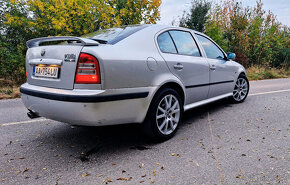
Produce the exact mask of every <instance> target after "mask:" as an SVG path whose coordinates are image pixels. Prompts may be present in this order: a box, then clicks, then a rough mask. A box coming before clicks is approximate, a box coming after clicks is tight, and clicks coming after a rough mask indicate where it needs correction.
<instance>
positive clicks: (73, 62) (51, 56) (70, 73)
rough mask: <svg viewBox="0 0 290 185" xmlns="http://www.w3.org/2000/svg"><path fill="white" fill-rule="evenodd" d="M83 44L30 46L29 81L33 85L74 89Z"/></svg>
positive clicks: (28, 58)
mask: <svg viewBox="0 0 290 185" xmlns="http://www.w3.org/2000/svg"><path fill="white" fill-rule="evenodd" d="M82 48H83V46H81V45H48V46H38V47H32V48H29V49H28V51H27V55H26V69H27V82H28V83H29V84H31V85H37V86H44V87H52V88H58V89H73V87H74V79H75V72H76V66H77V61H78V57H79V55H80V52H81V50H82Z"/></svg>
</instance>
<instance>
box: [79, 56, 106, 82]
mask: <svg viewBox="0 0 290 185" xmlns="http://www.w3.org/2000/svg"><path fill="white" fill-rule="evenodd" d="M75 83H76V84H99V83H101V74H100V67H99V62H98V60H97V59H96V58H95V57H94V56H92V55H90V54H87V53H81V54H80V57H79V60H78V66H77V70H76V78H75Z"/></svg>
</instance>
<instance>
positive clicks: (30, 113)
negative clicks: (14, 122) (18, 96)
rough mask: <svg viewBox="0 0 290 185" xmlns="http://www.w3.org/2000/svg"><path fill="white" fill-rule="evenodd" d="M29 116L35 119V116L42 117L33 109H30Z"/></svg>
mask: <svg viewBox="0 0 290 185" xmlns="http://www.w3.org/2000/svg"><path fill="white" fill-rule="evenodd" d="M27 116H28V117H29V118H30V119H35V118H39V117H40V116H39V115H38V114H37V113H35V112H33V111H31V110H29V112H27Z"/></svg>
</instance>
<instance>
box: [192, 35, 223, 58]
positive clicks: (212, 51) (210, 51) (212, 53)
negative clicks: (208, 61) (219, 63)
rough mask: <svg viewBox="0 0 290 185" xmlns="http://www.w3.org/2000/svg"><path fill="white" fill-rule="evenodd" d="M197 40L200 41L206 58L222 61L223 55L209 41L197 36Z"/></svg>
mask: <svg viewBox="0 0 290 185" xmlns="http://www.w3.org/2000/svg"><path fill="white" fill-rule="evenodd" d="M196 36H197V38H198V40H199V41H200V43H201V45H202V47H203V49H204V51H205V53H206V55H207V57H208V58H218V59H223V58H224V57H225V56H224V53H223V52H222V51H221V50H220V49H219V48H218V47H217V46H216V45H215V44H214V43H213V42H212V41H211V40H209V39H207V38H205V37H203V36H201V35H197V34H196Z"/></svg>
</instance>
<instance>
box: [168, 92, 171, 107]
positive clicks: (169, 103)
mask: <svg viewBox="0 0 290 185" xmlns="http://www.w3.org/2000/svg"><path fill="white" fill-rule="evenodd" d="M168 105H169V106H168V108H170V107H171V105H172V96H171V95H170V96H169V101H168Z"/></svg>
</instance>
